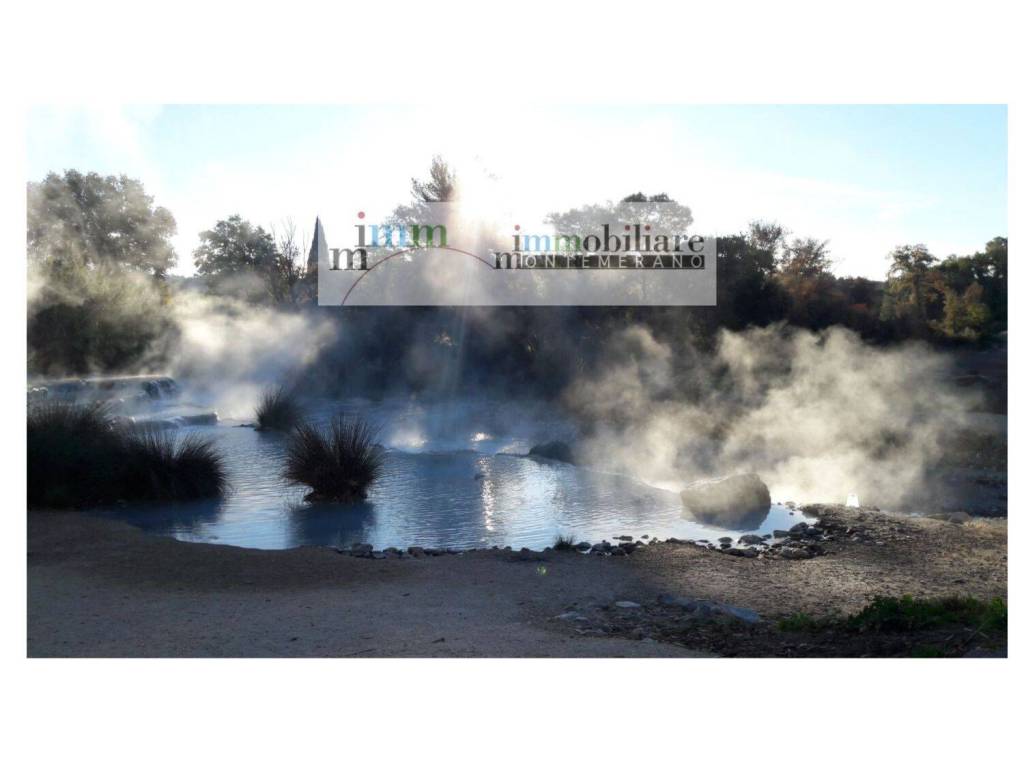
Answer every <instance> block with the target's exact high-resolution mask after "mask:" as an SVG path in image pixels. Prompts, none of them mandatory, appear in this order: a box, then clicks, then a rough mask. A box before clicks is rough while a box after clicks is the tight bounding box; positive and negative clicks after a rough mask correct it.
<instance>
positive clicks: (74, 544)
mask: <svg viewBox="0 0 1024 768" xmlns="http://www.w3.org/2000/svg"><path fill="white" fill-rule="evenodd" d="M804 511H806V512H807V513H808V514H810V515H812V516H814V517H817V518H818V520H819V525H820V526H821V527H822V528H823V529H824V531H825V533H826V535H825V536H824V537H822V539H821V540H817V541H815V542H814V546H815V547H817V548H819V549H820V552H818V553H815V554H814V555H813V556H808V557H807V558H802V557H801V558H800V559H795V558H794V559H790V558H788V557H777V556H770V555H769V556H765V555H762V556H761V557H756V556H753V557H752V556H747V557H736V556H730V555H729V554H728V553H726V552H723V551H720V550H714V549H708V548H705V547H702V546H698V545H695V544H691V543H673V542H657V543H653V544H647V545H646V546H642V545H637V546H635V547H632V548H631V549H630V551H629V552H622V554H623V555H625V556H620V557H613V556H594V555H584V554H582V553H579V552H576V551H564V552H563V551H553V550H552V551H544V552H537V551H533V552H529V551H526V552H510V551H507V550H475V551H471V552H466V553H462V554H454V555H445V556H439V557H432V556H409V555H406V556H404V557H401V558H399V557H386V556H385V557H380V558H375V557H372V556H371V557H350V556H344V555H341V554H339V553H338V552H336V551H334V550H332V549H329V548H322V547H300V548H298V549H290V550H252V549H244V548H239V547H231V546H226V545H218V544H196V543H186V542H181V541H177V540H175V539H171V538H165V537H160V536H155V535H150V534H145V533H143V532H142V531H141V530H139V529H137V528H134V527H132V526H130V525H128V524H126V523H121V522H117V521H111V520H105V519H100V518H95V517H91V516H88V515H86V514H83V513H57V512H31V513H29V515H28V557H27V561H28V643H27V650H28V655H29V656H30V657H53V656H56V657H62V656H103V657H111V656H112V657H120V656H143V657H145V656H158V657H164V656H185V657H193V656H199V657H206V656H246V657H252V656H255V657H267V656H271V657H276V656H327V657H344V656H364V657H378V656H407V657H421V656H442V657H448V656H485V657H487V656H498V657H520V656H526V657H534V656H554V657H568V656H583V657H604V656H610V657H614V656H703V655H710V654H724V655H755V656H776V655H781V656H788V655H835V654H833V653H828V649H827V648H824V647H822V646H821V645H820V644H816V643H815V642H814V641H813V638H811V639H808V638H802V637H798V638H796V640H797V641H799V642H797V641H794V642H790V641H791V640H793V638H788V637H781V636H780V635H779V633H778V631H776V630H774V627H775V626H776V623H777V622H778V621H779V620H780V619H783V618H787V617H791V616H793V615H796V614H805V615H808V616H814V617H823V616H827V615H831V614H842V615H849V614H852V613H855V612H856V611H859V610H860V609H862V608H863V607H864V606H865V605H866V604H867V603H868V602H869V601H870V600H871V598H872V597H874V596H876V595H893V596H901V595H912V596H914V597H920V598H924V597H944V596H950V595H970V596H972V597H976V598H979V599H985V600H988V599H991V598H1001V599H1003V600H1005V599H1006V578H1007V576H1006V573H1007V560H1006V551H1007V542H1006V526H1005V523H1001V522H999V521H995V522H992V521H984V520H980V519H975V520H971V521H968V522H966V523H953V522H945V521H941V520H935V519H932V518H926V517H920V518H918V517H908V516H905V515H900V514H897V513H887V512H869V511H865V510H861V509H853V508H846V507H841V506H831V505H809V506H806V507H804ZM686 601H690V602H691V604H692V605H691V607H690V608H685V609H683V608H680V607H679V606H680V605H682V604H683V603H685V602H686ZM693 601H697V603H699V604H700V605H699V606H698V607H700V609H701V610H702V611H707V610H708V606H713V607H714V606H722V607H723V608H722V609H719V608H714V610H713V611H712V613H715V615H714V616H713V617H711V619H713V620H709V621H707V622H703V621H701V622H696V623H695V621H694V615H695V614H693V612H692V606H693V605H696V603H693ZM725 609H737V610H739V611H741V612H743V611H746V612H750V611H752V612H755V613H756V614H757V615H758V617H759V618H760V619H761V620H760V621H759V622H756V623H748V622H746V621H739V622H737V621H732V620H730V621H724V620H723V616H722V610H725ZM743 615H746V614H743ZM801 645H803V646H804V647H802V648H801V647H800V646H801ZM790 646H792V647H790ZM885 647H886V648H887V647H888V646H885ZM836 650H837V651H840V652H842V651H847V652H849V653H850V654H851V655H862V654H856V653H855V651H856V650H857V649H856V648H853V647H849V648H848V647H846V646H843V645H842V644H838V645H837V646H836ZM867 652H868V653H869V654H870V653H871V649H868V651H867Z"/></svg>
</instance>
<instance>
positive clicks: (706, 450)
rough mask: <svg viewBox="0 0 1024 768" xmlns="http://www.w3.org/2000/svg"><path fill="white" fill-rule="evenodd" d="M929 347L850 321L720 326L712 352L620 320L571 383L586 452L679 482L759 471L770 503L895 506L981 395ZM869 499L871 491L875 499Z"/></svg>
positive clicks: (655, 478)
mask: <svg viewBox="0 0 1024 768" xmlns="http://www.w3.org/2000/svg"><path fill="white" fill-rule="evenodd" d="M948 365H949V363H948V360H947V359H946V358H945V357H944V356H942V355H940V354H938V353H935V352H932V351H930V350H928V349H926V348H925V347H923V346H921V345H904V346H901V347H896V348H889V349H878V348H874V347H870V346H868V345H866V344H864V343H863V342H862V341H860V340H859V339H858V337H857V336H856V335H855V334H854V333H852V332H850V331H848V330H846V329H843V328H838V327H836V328H831V329H828V330H826V331H824V332H823V333H821V334H815V333H811V332H808V331H803V330H793V329H789V328H783V327H778V326H775V327H769V328H759V329H751V330H747V331H744V332H741V333H733V332H728V331H723V332H721V333H720V334H719V337H718V339H717V345H716V351H715V352H714V353H713V354H710V355H709V354H707V353H701V352H699V351H697V350H695V349H693V348H692V347H691V346H690V345H689V344H687V343H686V342H683V343H680V344H673V345H672V346H669V345H668V344H665V343H662V342H659V341H657V340H656V339H655V338H654V337H653V336H652V335H651V333H650V332H649V331H648V330H647V329H646V328H645V327H643V326H633V327H631V328H628V329H626V330H624V331H622V332H620V333H619V334H618V335H617V336H616V337H615V338H614V339H613V340H612V341H611V343H610V344H609V345H608V349H607V353H606V356H605V361H604V363H603V365H598V366H596V369H597V374H596V375H591V376H588V377H583V378H581V379H580V380H579V381H578V382H577V383H576V384H575V385H574V386H572V387H571V388H570V390H569V392H568V395H567V403H568V405H569V407H570V408H571V409H572V410H573V411H575V412H576V413H578V414H580V415H581V416H582V417H583V421H584V423H585V424H586V425H587V426H586V427H585V432H584V434H585V437H584V439H583V442H582V446H581V449H582V452H583V455H584V456H585V458H586V461H587V463H589V464H594V465H602V466H609V467H614V468H616V469H618V470H621V471H625V472H628V473H629V474H632V475H634V476H639V477H640V478H642V479H644V480H645V481H647V482H648V483H650V484H652V485H656V486H659V487H663V488H668V489H672V490H677V489H679V488H680V487H681V486H682V485H684V484H685V483H687V482H690V481H693V480H696V479H699V478H702V477H709V476H721V475H727V474H732V473H734V472H748V471H749V472H757V473H759V474H760V475H761V476H762V478H763V479H764V480H765V482H767V484H768V486H769V488H771V490H772V496H773V498H774V499H775V500H776V501H781V500H784V499H793V500H796V501H798V502H811V501H818V502H840V503H841V502H843V501H844V500H845V499H846V496H847V494H848V493H853V492H856V493H858V494H859V495H860V498H861V501H862V502H864V503H868V504H871V503H879V502H881V503H883V504H898V503H900V502H901V501H902V500H905V499H907V498H909V497H911V496H912V495H914V494H915V493H917V492H918V491H920V490H921V487H922V484H923V483H924V482H925V481H926V471H927V469H928V467H929V465H930V464H931V463H933V462H934V461H936V460H937V459H938V458H939V457H940V456H941V454H942V448H943V445H944V443H945V442H946V441H947V440H948V439H950V437H951V436H952V434H953V433H954V432H955V431H956V430H957V429H958V428H959V427H962V426H965V424H966V420H967V416H968V413H969V411H970V410H971V408H972V407H973V406H974V405H975V404H976V400H975V399H974V397H972V396H971V395H969V394H965V392H964V391H963V390H960V389H954V385H953V383H952V382H951V380H950V377H949V376H948V375H947V374H948V370H947V366H948ZM873 500H874V501H873Z"/></svg>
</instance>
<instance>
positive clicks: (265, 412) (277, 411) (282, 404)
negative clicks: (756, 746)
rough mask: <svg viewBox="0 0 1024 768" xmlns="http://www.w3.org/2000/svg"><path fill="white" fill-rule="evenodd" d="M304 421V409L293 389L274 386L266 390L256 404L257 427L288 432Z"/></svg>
mask: <svg viewBox="0 0 1024 768" xmlns="http://www.w3.org/2000/svg"><path fill="white" fill-rule="evenodd" d="M300 421H302V409H301V408H300V407H299V403H298V398H297V397H296V396H295V393H294V392H293V391H291V390H288V389H285V388H284V387H274V388H271V389H267V390H264V392H263V394H262V395H260V400H259V403H257V404H256V424H257V426H256V428H257V429H259V430H265V431H271V430H273V431H278V432H287V431H288V430H290V429H292V428H293V427H295V425H296V424H298V423H299V422H300Z"/></svg>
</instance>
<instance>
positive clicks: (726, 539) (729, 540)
mask: <svg viewBox="0 0 1024 768" xmlns="http://www.w3.org/2000/svg"><path fill="white" fill-rule="evenodd" d="M719 541H720V542H721V543H722V544H732V536H723V537H722V538H720V539H719Z"/></svg>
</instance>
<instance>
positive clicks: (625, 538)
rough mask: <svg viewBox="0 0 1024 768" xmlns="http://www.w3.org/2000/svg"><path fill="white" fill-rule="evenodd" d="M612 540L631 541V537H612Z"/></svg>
mask: <svg viewBox="0 0 1024 768" xmlns="http://www.w3.org/2000/svg"><path fill="white" fill-rule="evenodd" d="M612 538H615V539H618V540H619V541H632V540H633V537H632V536H613V537H612Z"/></svg>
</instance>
